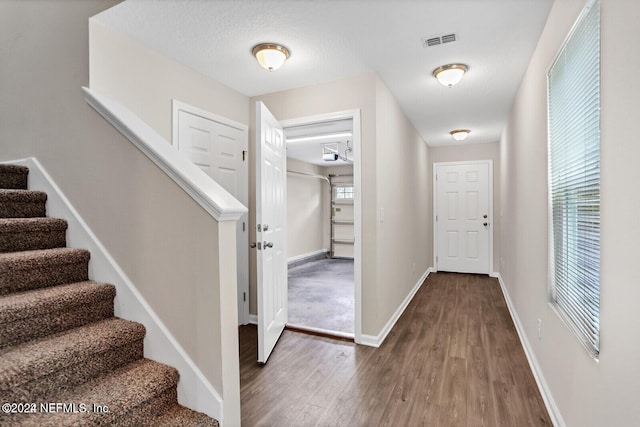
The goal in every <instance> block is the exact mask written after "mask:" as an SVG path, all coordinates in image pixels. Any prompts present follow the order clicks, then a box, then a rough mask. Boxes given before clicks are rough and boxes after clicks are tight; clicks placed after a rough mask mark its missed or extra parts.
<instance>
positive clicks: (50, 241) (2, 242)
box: [0, 230, 67, 253]
mask: <svg viewBox="0 0 640 427" xmlns="http://www.w3.org/2000/svg"><path fill="white" fill-rule="evenodd" d="M66 234H67V233H66V230H54V231H34V232H30V233H25V232H17V233H2V234H0V252H3V253H4V252H19V251H33V250H37V249H52V248H64V247H65V246H67V239H66Z"/></svg>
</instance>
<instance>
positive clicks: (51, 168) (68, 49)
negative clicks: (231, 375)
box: [0, 0, 246, 417]
mask: <svg viewBox="0 0 640 427" xmlns="http://www.w3.org/2000/svg"><path fill="white" fill-rule="evenodd" d="M115 3H117V1H81V2H78V1H71V0H68V1H65V0H56V1H53V0H51V1H21V0H16V1H3V2H0V40H2V66H1V67H0V82H1V84H2V96H1V97H0V100H1V101H0V160H2V161H9V160H13V159H18V158H24V157H31V156H33V157H36V158H37V159H38V160H39V161H40V162H41V163H42V165H43V166H44V167H45V169H46V170H47V171H48V172H49V174H50V175H51V176H52V178H53V179H54V180H55V182H56V183H57V184H58V185H59V187H60V188H61V189H62V191H63V192H64V194H65V195H66V196H67V198H68V199H69V200H70V201H71V203H72V204H73V206H74V207H75V208H76V209H77V210H78V212H79V213H80V215H81V216H82V218H83V219H84V220H85V221H86V223H87V224H88V225H89V227H90V228H91V229H92V231H93V232H94V233H95V234H96V236H97V237H98V238H99V239H100V241H101V242H102V243H103V244H104V246H105V247H106V248H107V250H108V251H109V253H110V254H111V255H112V256H113V258H114V259H115V260H116V262H117V263H118V264H119V266H120V267H121V268H122V269H123V270H124V272H125V274H126V275H127V276H128V277H129V278H130V279H131V281H132V282H133V283H134V284H135V286H136V287H137V289H138V290H139V291H140V292H141V294H142V295H143V296H144V298H145V299H146V300H147V301H148V303H149V304H150V305H151V307H152V308H153V310H154V311H155V312H156V313H157V314H158V315H159V317H160V318H161V319H162V321H163V322H164V324H165V325H166V326H167V327H168V328H169V330H170V331H171V333H172V334H173V335H174V336H175V338H176V339H177V340H178V342H179V343H180V344H181V345H182V347H183V348H184V349H185V351H186V352H187V353H188V355H189V356H190V357H191V358H192V359H193V360H194V361H195V363H196V364H197V365H198V367H199V368H200V369H201V370H202V372H203V373H204V374H205V376H206V377H207V378H208V379H209V380H210V381H211V383H212V384H213V385H214V386H215V387H216V389H217V390H218V391H219V392H221V393H222V392H224V390H222V382H223V372H222V365H221V364H222V361H223V358H224V357H225V356H224V355H223V351H231V352H232V353H234V352H235V353H236V355H237V344H235V346H234V345H233V342H234V340H233V336H231V337H229V336H228V334H227V336H224V337H223V332H222V331H221V330H220V327H219V325H220V324H221V316H223V315H224V313H221V310H220V297H221V291H220V282H219V278H220V275H221V274H220V271H219V269H218V265H217V263H214V262H211V260H212V259H218V256H219V248H218V247H217V244H216V242H217V241H218V224H217V223H216V221H215V220H214V219H213V218H211V217H210V216H209V215H208V214H207V213H206V212H205V211H204V210H203V209H202V208H200V207H199V205H198V204H197V203H196V202H194V201H193V200H192V199H191V198H190V197H189V196H188V195H187V194H186V193H185V192H184V191H183V190H182V189H180V188H179V187H178V186H177V185H176V184H175V183H174V182H173V181H172V180H171V179H169V178H168V177H167V176H166V175H164V174H163V173H162V172H161V171H160V170H159V169H158V168H157V167H156V166H155V165H154V164H153V163H152V162H151V161H150V160H148V159H147V158H146V157H145V156H144V155H143V154H142V153H141V152H140V151H138V150H137V149H136V148H135V147H134V146H133V145H132V144H131V143H130V142H129V141H127V140H126V139H125V138H124V137H123V136H121V135H120V134H119V133H118V132H117V131H115V130H114V129H113V127H111V125H109V124H108V123H107V122H106V121H105V120H104V119H103V118H102V117H100V116H99V115H98V114H97V113H96V112H95V111H94V110H93V109H92V108H91V107H89V105H88V104H87V103H86V102H85V100H84V98H83V94H82V91H81V86H86V85H88V83H89V37H88V18H89V17H90V16H92V15H94V14H96V13H98V12H100V11H101V10H103V9H106V8H108V7H110V6H112V5H114V4H115ZM245 105H246V104H245ZM236 118H237V117H236ZM245 121H246V116H245ZM177 207H179V208H177ZM95 279H97V280H100V278H99V277H96V278H95ZM234 292H235V289H234ZM216 325H218V327H216ZM231 331H232V332H234V333H235V334H236V335H235V342H236V343H237V330H236V329H232V330H231ZM223 342H224V343H227V344H225V345H223ZM229 343H230V344H229ZM227 375H228V374H227ZM227 415H229V416H230V417H231V414H227Z"/></svg>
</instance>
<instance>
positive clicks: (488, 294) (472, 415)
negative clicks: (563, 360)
mask: <svg viewBox="0 0 640 427" xmlns="http://www.w3.org/2000/svg"><path fill="white" fill-rule="evenodd" d="M256 342H257V330H256V328H255V326H243V327H241V329H240V384H241V399H242V425H243V426H435V427H439V426H492V427H493V426H509V427H512V426H518V427H521V426H551V425H552V424H551V421H550V419H549V416H548V414H547V412H546V409H545V406H544V403H543V401H542V397H541V396H540V393H539V392H538V389H537V387H536V384H535V380H534V378H533V375H532V373H531V370H530V369H529V365H528V363H527V360H526V357H525V354H524V351H523V350H522V347H521V345H520V341H519V339H518V336H517V333H516V330H515V328H514V326H513V322H512V321H511V317H510V315H509V311H508V309H507V306H506V303H505V301H504V298H503V297H502V293H501V291H500V286H499V284H498V282H497V280H496V279H492V278H490V277H488V276H481V275H469V274H455V273H435V274H431V275H430V276H429V277H428V279H427V281H426V282H425V283H424V284H423V286H422V287H421V289H420V290H419V291H418V293H417V294H416V296H415V298H414V299H413V301H412V302H411V304H410V305H409V306H408V307H407V309H406V311H405V313H404V314H403V315H402V317H401V318H400V319H399V320H398V322H397V324H396V325H395V327H394V328H393V330H392V331H391V332H390V333H389V335H388V337H387V339H386V340H385V342H384V344H383V345H382V346H381V347H380V348H371V347H365V346H356V345H355V344H353V343H349V342H344V341H338V340H332V339H329V338H322V337H317V336H312V335H305V334H302V333H299V332H292V331H285V332H284V334H283V335H282V337H281V338H280V341H279V342H278V345H277V346H276V349H275V350H274V352H273V353H272V355H271V357H270V359H269V361H268V363H267V364H266V365H264V366H260V365H258V364H257V363H256V356H257V353H256Z"/></svg>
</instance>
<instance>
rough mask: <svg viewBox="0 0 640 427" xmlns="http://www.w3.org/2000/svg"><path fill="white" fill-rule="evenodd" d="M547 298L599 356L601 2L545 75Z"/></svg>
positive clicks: (585, 15)
mask: <svg viewBox="0 0 640 427" xmlns="http://www.w3.org/2000/svg"><path fill="white" fill-rule="evenodd" d="M547 91H548V124H549V201H550V203H549V206H550V221H549V222H550V239H551V240H550V242H551V243H550V268H551V271H550V279H551V286H550V288H551V289H550V291H551V300H552V303H553V304H554V305H555V307H556V309H557V311H558V312H559V313H560V315H561V316H562V317H563V318H564V320H565V323H567V324H568V325H569V326H570V327H571V329H572V330H573V331H574V332H575V333H576V335H577V336H578V338H579V339H580V340H581V341H582V343H583V344H584V345H585V346H586V347H587V349H588V350H589V351H591V352H592V354H593V355H594V357H596V358H597V357H598V354H599V352H600V3H599V1H598V0H594V1H591V2H589V4H588V5H587V7H586V8H585V10H584V11H583V13H582V14H581V15H580V18H579V19H578V21H577V22H576V24H575V26H574V28H573V29H572V31H571V33H570V34H569V37H568V38H567V40H566V41H565V44H564V45H563V47H562V49H561V50H560V52H559V54H558V57H557V58H556V60H555V62H554V63H553V65H552V66H551V69H550V70H549V73H548V75H547Z"/></svg>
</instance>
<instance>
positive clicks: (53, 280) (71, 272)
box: [0, 261, 89, 295]
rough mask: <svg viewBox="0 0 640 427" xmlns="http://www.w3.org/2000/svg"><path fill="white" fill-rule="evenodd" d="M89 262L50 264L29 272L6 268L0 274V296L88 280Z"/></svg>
mask: <svg viewBox="0 0 640 427" xmlns="http://www.w3.org/2000/svg"><path fill="white" fill-rule="evenodd" d="M88 268H89V262H88V261H79V262H77V263H70V264H56V263H50V264H47V265H43V266H41V267H38V268H33V269H30V270H19V269H12V268H8V269H7V270H6V271H2V272H1V274H0V295H7V294H10V293H12V292H21V291H26V290H29V289H37V288H44V287H48V286H54V285H61V284H65V283H74V282H82V281H85V280H88V278H89V269H88Z"/></svg>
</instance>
